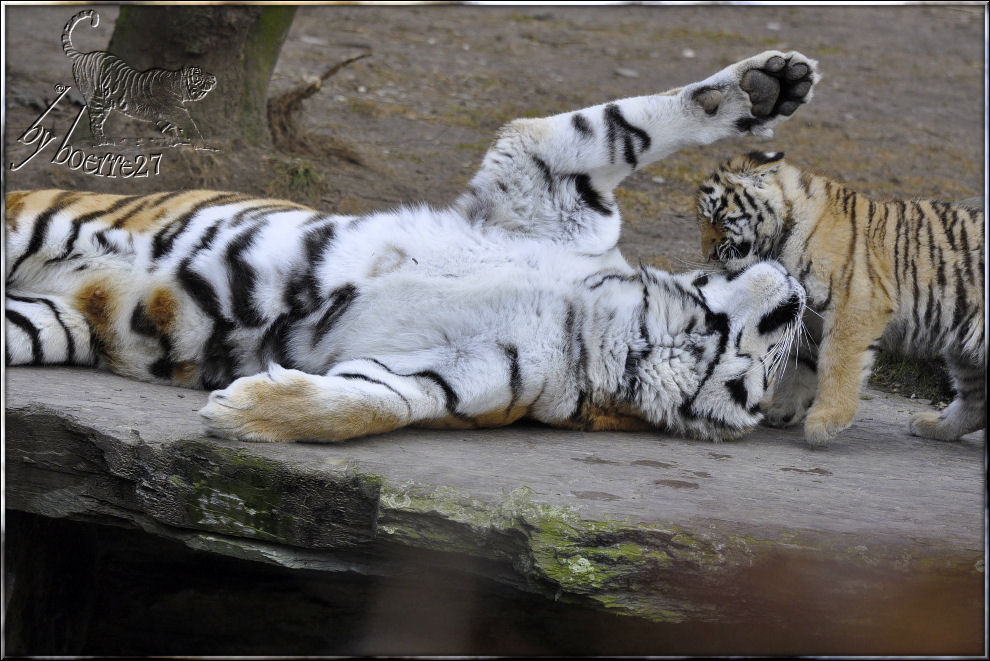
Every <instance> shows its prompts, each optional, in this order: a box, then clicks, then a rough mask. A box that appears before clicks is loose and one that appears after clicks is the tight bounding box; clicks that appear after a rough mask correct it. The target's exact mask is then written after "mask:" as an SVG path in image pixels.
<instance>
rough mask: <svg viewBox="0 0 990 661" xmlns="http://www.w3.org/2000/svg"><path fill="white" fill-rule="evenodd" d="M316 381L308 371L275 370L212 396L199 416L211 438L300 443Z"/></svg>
mask: <svg viewBox="0 0 990 661" xmlns="http://www.w3.org/2000/svg"><path fill="white" fill-rule="evenodd" d="M312 379H313V377H312V375H310V374H306V373H305V372H300V371H298V370H287V369H283V368H281V367H272V368H270V369H269V370H268V371H267V372H265V373H263V374H256V375H254V376H245V377H241V378H239V379H237V380H235V381H234V382H233V383H231V384H230V385H229V386H227V387H226V388H225V389H223V390H216V391H214V392H212V393H210V397H209V399H208V400H207V403H206V406H204V407H203V408H201V409H200V410H199V415H200V417H201V418H202V420H203V424H204V425H205V427H206V432H207V433H208V434H209V435H211V436H217V437H219V438H225V439H229V440H237V441H254V442H262V443H265V442H267V443H271V442H277V441H290V440H298V430H297V429H296V427H298V425H299V423H300V414H302V417H306V415H305V414H306V413H308V410H307V409H308V408H309V406H308V404H307V403H308V402H311V401H312V398H313V391H314V389H315V385H314V384H313V383H312Z"/></svg>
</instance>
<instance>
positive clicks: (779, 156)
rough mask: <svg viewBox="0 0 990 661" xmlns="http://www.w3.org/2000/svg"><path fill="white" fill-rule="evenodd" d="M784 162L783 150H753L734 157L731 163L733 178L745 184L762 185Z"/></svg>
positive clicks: (730, 169) (730, 168)
mask: <svg viewBox="0 0 990 661" xmlns="http://www.w3.org/2000/svg"><path fill="white" fill-rule="evenodd" d="M783 164H784V152H782V151H751V152H749V153H748V154H746V155H745V156H740V157H739V158H736V159H734V160H733V161H732V162H731V163H730V165H729V168H728V169H729V171H730V172H732V174H733V175H735V176H733V177H732V179H734V180H735V181H736V183H739V184H742V185H744V186H755V187H757V188H758V187H760V186H762V185H763V181H764V180H765V179H766V178H767V177H768V176H769V175H772V174H774V173H775V172H776V171H777V170H779V169H780V166H781V165H783Z"/></svg>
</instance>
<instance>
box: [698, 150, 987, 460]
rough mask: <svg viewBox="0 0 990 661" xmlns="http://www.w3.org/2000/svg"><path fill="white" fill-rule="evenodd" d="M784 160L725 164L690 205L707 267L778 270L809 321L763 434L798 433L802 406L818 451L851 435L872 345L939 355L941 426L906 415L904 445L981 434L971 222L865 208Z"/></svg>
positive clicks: (903, 206) (912, 206) (890, 206)
mask: <svg viewBox="0 0 990 661" xmlns="http://www.w3.org/2000/svg"><path fill="white" fill-rule="evenodd" d="M783 156H784V155H783V154H781V153H779V152H778V153H761V152H753V153H750V154H749V155H747V156H741V157H738V158H735V159H733V160H731V161H729V162H728V163H726V164H724V165H723V166H721V167H720V168H718V169H717V170H716V171H715V172H714V173H713V174H712V175H711V177H709V178H708V179H707V180H706V181H705V182H703V183H702V184H701V187H700V190H699V193H698V198H697V208H698V222H699V225H700V227H701V234H702V250H703V251H704V253H705V254H709V255H711V257H712V258H714V259H717V260H719V261H721V262H723V263H724V264H725V265H726V266H727V267H728V269H729V270H730V271H738V270H740V269H744V268H746V267H747V266H748V265H750V264H752V263H754V262H755V261H757V260H760V259H766V258H774V259H779V260H780V261H781V262H782V263H783V264H784V266H785V267H787V269H788V271H789V272H790V273H792V274H794V275H796V276H797V278H798V279H799V280H800V281H801V283H802V284H803V285H804V287H805V288H806V290H807V294H808V303H809V307H810V308H812V309H814V310H816V311H817V312H818V313H819V314H818V315H808V316H807V318H806V322H807V326H808V328H809V329H810V330H812V332H813V334H814V335H816V336H817V337H814V338H813V339H814V340H815V341H816V342H818V346H817V347H814V346H811V347H805V346H803V345H802V346H801V348H800V352H799V354H798V356H796V359H797V360H790V361H788V363H789V365H790V366H791V367H790V369H788V370H787V371H786V372H785V374H784V376H783V378H782V379H781V381H780V382H779V386H778V387H777V388H776V391H775V393H774V395H773V397H772V401H771V402H770V404H769V407H768V409H767V421H768V422H769V423H771V424H775V425H787V424H791V423H796V422H798V421H800V420H801V418H802V417H803V416H804V413H805V411H806V410H808V407H809V406H811V409H810V411H808V413H807V419H806V421H805V425H804V429H805V436H806V438H807V439H808V441H809V442H811V443H812V444H814V445H822V444H825V443H827V442H828V441H829V439H831V438H832V437H834V436H835V435H836V434H837V433H838V432H840V431H841V430H843V429H845V428H846V427H847V426H848V425H849V424H850V422H852V418H853V416H854V415H855V413H856V409H857V407H858V404H859V396H858V395H859V387H860V385H861V384H862V382H863V380H864V379H865V378H866V376H867V375H868V374H869V371H870V368H871V367H872V365H873V359H874V354H875V351H876V349H877V348H879V347H880V346H881V344H880V342H881V340H882V341H883V346H885V347H889V348H891V349H894V350H897V351H900V352H902V353H914V354H920V355H923V356H930V355H932V354H939V353H940V354H942V355H943V356H944V357H945V360H946V363H947V365H948V367H949V370H950V372H951V374H952V378H953V381H954V385H955V390H956V397H955V399H954V400H953V402H952V404H950V405H949V407H948V408H946V409H945V410H944V411H943V412H942V413H941V414H937V413H930V412H925V413H918V414H916V415H914V416H912V417H911V422H910V429H911V432H912V433H913V434H915V435H917V436H924V437H927V438H935V439H941V440H954V439H957V438H959V437H960V436H962V435H964V434H967V433H969V432H972V431H976V430H977V429H981V428H982V427H983V426H984V425H985V419H986V390H985V388H986V344H985V338H984V292H985V289H984V282H983V274H984V214H983V212H982V211H976V210H974V209H970V208H967V207H965V206H962V205H958V204H946V203H944V202H937V201H933V200H922V201H910V202H905V201H902V200H885V201H879V200H874V199H871V198H868V197H866V196H865V195H862V194H859V193H856V192H855V191H853V190H851V189H850V188H848V187H846V186H844V185H843V184H841V183H838V182H835V181H832V180H830V179H827V178H825V177H821V176H816V175H814V174H811V173H809V172H807V171H802V170H800V169H798V168H796V167H794V166H792V165H789V164H786V163H785V162H784V161H783ZM796 345H797V343H796ZM816 354H817V356H816ZM816 391H817V396H816V394H815V393H816ZM812 401H814V405H813V406H812Z"/></svg>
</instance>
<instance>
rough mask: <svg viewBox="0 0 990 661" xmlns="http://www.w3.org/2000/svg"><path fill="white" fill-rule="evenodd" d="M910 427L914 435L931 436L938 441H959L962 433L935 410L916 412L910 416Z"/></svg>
mask: <svg viewBox="0 0 990 661" xmlns="http://www.w3.org/2000/svg"><path fill="white" fill-rule="evenodd" d="M908 429H909V430H910V431H911V435H912V436H921V437H922V438H931V439H934V440H936V441H958V440H959V437H960V436H961V435H962V434H960V433H959V430H957V429H955V428H954V427H953V426H952V425H950V424H948V423H947V421H946V420H945V418H944V415H943V414H939V413H935V412H933V411H922V412H921V413H915V414H914V415H912V416H911V417H910V418H909V421H908Z"/></svg>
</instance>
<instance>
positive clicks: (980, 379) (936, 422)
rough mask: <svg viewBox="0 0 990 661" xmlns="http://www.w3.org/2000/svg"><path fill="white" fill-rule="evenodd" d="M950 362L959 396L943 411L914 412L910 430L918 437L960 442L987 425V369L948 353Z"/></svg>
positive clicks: (953, 380) (949, 365) (950, 369)
mask: <svg viewBox="0 0 990 661" xmlns="http://www.w3.org/2000/svg"><path fill="white" fill-rule="evenodd" d="M946 364H947V365H948V367H949V372H950V373H951V374H952V382H953V386H954V387H955V390H956V396H955V399H953V400H952V403H951V404H949V406H948V407H946V409H945V410H944V411H942V412H940V413H935V412H933V411H924V412H922V413H915V414H914V415H912V416H911V419H910V422H909V429H910V430H911V433H912V434H913V435H915V436H921V437H924V438H932V439H935V440H938V441H956V440H959V438H960V437H961V436H965V435H966V434H968V433H970V432H974V431H976V430H977V429H982V428H983V427H984V426H985V425H986V410H987V391H986V370H985V369H984V368H983V367H982V366H981V365H974V364H972V363H970V362H968V361H965V360H963V359H960V358H954V357H950V356H946Z"/></svg>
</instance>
